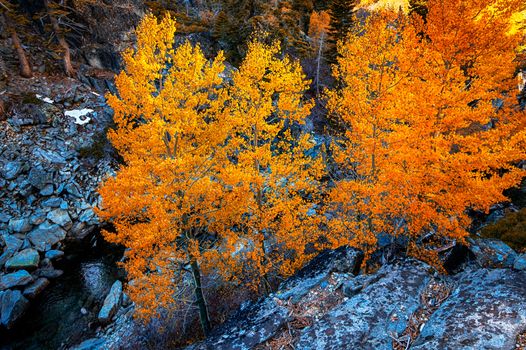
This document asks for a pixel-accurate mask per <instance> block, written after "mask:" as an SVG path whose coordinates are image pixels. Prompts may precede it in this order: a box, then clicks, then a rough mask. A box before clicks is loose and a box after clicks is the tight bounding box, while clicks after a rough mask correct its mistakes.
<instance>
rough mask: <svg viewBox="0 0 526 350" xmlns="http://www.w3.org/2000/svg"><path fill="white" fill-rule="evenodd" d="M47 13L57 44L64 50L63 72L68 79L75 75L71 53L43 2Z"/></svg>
mask: <svg viewBox="0 0 526 350" xmlns="http://www.w3.org/2000/svg"><path fill="white" fill-rule="evenodd" d="M45 4H46V9H47V13H48V15H49V20H50V22H51V26H52V27H53V31H54V32H55V35H56V36H57V39H58V43H59V44H60V46H61V47H62V50H64V56H63V61H64V71H65V72H66V75H67V76H68V77H72V76H74V75H75V70H74V69H73V66H72V65H71V51H70V49H69V44H68V42H67V41H66V38H65V37H64V34H62V32H61V30H60V26H59V25H58V21H57V19H56V17H55V16H53V14H52V13H51V11H50V8H49V6H48V4H49V1H48V0H45Z"/></svg>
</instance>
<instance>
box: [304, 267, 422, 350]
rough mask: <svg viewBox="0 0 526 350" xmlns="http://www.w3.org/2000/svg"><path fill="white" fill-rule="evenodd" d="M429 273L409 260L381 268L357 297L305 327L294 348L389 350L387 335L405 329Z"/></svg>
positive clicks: (398, 332)
mask: <svg viewBox="0 0 526 350" xmlns="http://www.w3.org/2000/svg"><path fill="white" fill-rule="evenodd" d="M429 270H430V267H429V266H428V265H426V264H424V263H421V262H416V261H412V260H409V261H404V262H403V263H401V264H399V265H386V266H383V267H382V268H381V269H380V270H379V271H378V272H376V273H375V274H374V275H373V276H371V280H369V284H368V285H367V286H365V287H364V288H363V289H362V290H361V291H360V292H358V294H356V295H355V296H354V297H352V298H350V299H348V300H347V301H345V302H343V303H342V304H340V305H338V306H337V307H335V308H334V309H332V310H331V311H330V312H329V313H327V314H326V315H325V316H323V317H322V318H321V319H320V320H318V321H317V322H316V323H315V324H314V325H312V326H310V327H308V328H306V329H305V330H304V331H303V332H302V334H301V336H300V339H299V341H298V344H297V346H296V348H298V349H303V350H308V349H313V350H317V349H392V339H391V338H390V337H389V334H391V333H392V334H401V333H402V332H403V331H404V330H405V328H406V327H407V324H408V321H409V318H410V317H411V315H412V314H413V312H415V311H416V310H417V309H418V307H419V300H420V295H421V293H422V291H423V290H424V288H425V287H426V286H427V284H428V283H429V281H430V279H431V275H430V273H429Z"/></svg>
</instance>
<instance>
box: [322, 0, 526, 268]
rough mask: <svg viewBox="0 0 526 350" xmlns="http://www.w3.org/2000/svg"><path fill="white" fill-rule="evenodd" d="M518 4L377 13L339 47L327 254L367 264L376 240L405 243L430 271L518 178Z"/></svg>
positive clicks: (435, 1) (434, 1)
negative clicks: (513, 30)
mask: <svg viewBox="0 0 526 350" xmlns="http://www.w3.org/2000/svg"><path fill="white" fill-rule="evenodd" d="M520 6H521V3H520V1H506V2H504V1H503V2H499V3H497V4H495V2H494V1H490V0H472V1H464V0H462V1H461V0H453V1H447V2H446V1H442V0H430V1H428V2H427V8H428V13H427V16H426V22H425V23H424V21H423V20H422V19H421V18H420V17H419V16H416V15H415V16H411V17H406V16H405V15H404V14H402V13H392V12H385V11H384V12H378V13H375V14H373V15H372V16H371V17H370V18H369V19H368V20H367V22H366V23H365V24H364V25H363V26H362V27H360V28H358V29H357V30H356V32H354V33H353V34H352V35H350V36H349V38H348V40H347V41H346V42H345V43H344V44H343V45H341V47H340V54H341V56H342V57H341V58H340V59H339V61H338V66H337V67H336V68H335V71H334V75H335V78H336V79H338V80H339V81H340V82H341V84H342V88H341V89H337V90H334V91H332V92H330V93H329V110H330V111H331V112H332V113H334V114H336V115H338V117H339V118H340V119H341V123H342V125H344V126H345V127H346V129H345V132H344V135H343V137H342V138H341V139H340V140H338V141H337V142H336V143H335V147H334V148H335V159H336V161H337V162H338V163H339V164H340V165H341V168H342V174H343V176H342V177H341V178H340V179H338V180H339V181H337V183H336V186H335V188H334V190H333V191H332V193H331V201H332V205H333V208H334V210H337V211H339V216H338V217H337V219H335V220H333V221H332V222H331V223H330V226H331V231H332V233H333V234H332V235H331V236H330V237H333V239H334V243H335V244H346V243H348V244H351V245H354V246H360V247H362V248H364V249H365V250H366V253H368V254H370V253H371V252H372V251H373V250H374V249H375V248H376V245H377V237H378V234H388V235H391V236H392V237H397V236H404V237H406V238H407V239H408V250H409V254H411V255H415V256H418V257H420V258H423V259H425V260H428V261H430V262H432V263H435V264H436V265H437V264H438V257H437V250H438V248H439V247H441V246H442V245H444V244H446V243H450V242H453V241H456V242H463V241H464V238H465V237H466V236H467V234H468V232H467V228H468V226H469V224H470V218H469V217H468V215H467V209H475V210H484V211H486V212H487V211H488V210H489V208H490V206H491V205H492V204H494V203H497V202H501V201H506V200H507V198H506V197H505V196H504V195H503V194H502V192H503V190H505V189H507V188H509V187H512V186H515V185H517V184H518V182H519V181H520V179H521V178H522V177H523V176H525V175H526V174H525V171H523V170H521V169H519V168H517V167H515V165H514V164H516V162H517V161H519V160H521V159H524V158H525V156H526V152H525V129H524V126H525V121H526V116H525V114H524V112H523V111H520V110H519V109H518V108H517V100H516V96H515V95H516V87H515V86H514V80H513V76H514V74H513V73H514V69H515V63H514V59H515V51H514V50H515V48H516V47H517V45H518V42H519V40H520V38H519V36H516V35H509V34H508V29H509V23H510V21H509V19H510V16H511V15H512V13H514V12H516V11H517V9H518V8H519V7H520Z"/></svg>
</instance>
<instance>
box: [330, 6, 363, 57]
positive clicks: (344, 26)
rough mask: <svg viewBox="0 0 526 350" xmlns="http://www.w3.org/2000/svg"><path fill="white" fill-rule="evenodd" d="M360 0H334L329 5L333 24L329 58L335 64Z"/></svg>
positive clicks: (331, 24)
mask: <svg viewBox="0 0 526 350" xmlns="http://www.w3.org/2000/svg"><path fill="white" fill-rule="evenodd" d="M358 3H359V1H358V0H332V1H331V3H330V5H329V14H330V16H331V23H330V27H329V34H330V39H329V47H330V50H329V58H330V60H331V61H333V62H335V61H336V57H337V55H338V53H337V46H338V42H339V41H341V40H343V39H345V37H346V36H347V34H348V33H349V30H350V29H351V28H352V26H353V22H354V9H355V8H356V6H357V5H358Z"/></svg>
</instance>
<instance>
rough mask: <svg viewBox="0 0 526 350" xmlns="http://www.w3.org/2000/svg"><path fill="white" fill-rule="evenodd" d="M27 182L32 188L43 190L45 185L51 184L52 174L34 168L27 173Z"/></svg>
mask: <svg viewBox="0 0 526 350" xmlns="http://www.w3.org/2000/svg"><path fill="white" fill-rule="evenodd" d="M27 180H28V181H29V183H30V184H31V185H32V186H34V187H36V188H38V189H39V190H43V189H44V188H45V187H46V186H47V185H49V184H52V183H53V174H52V173H51V172H48V171H46V170H44V169H43V168H41V167H36V168H32V169H31V170H30V171H29V175H28V178H27Z"/></svg>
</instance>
